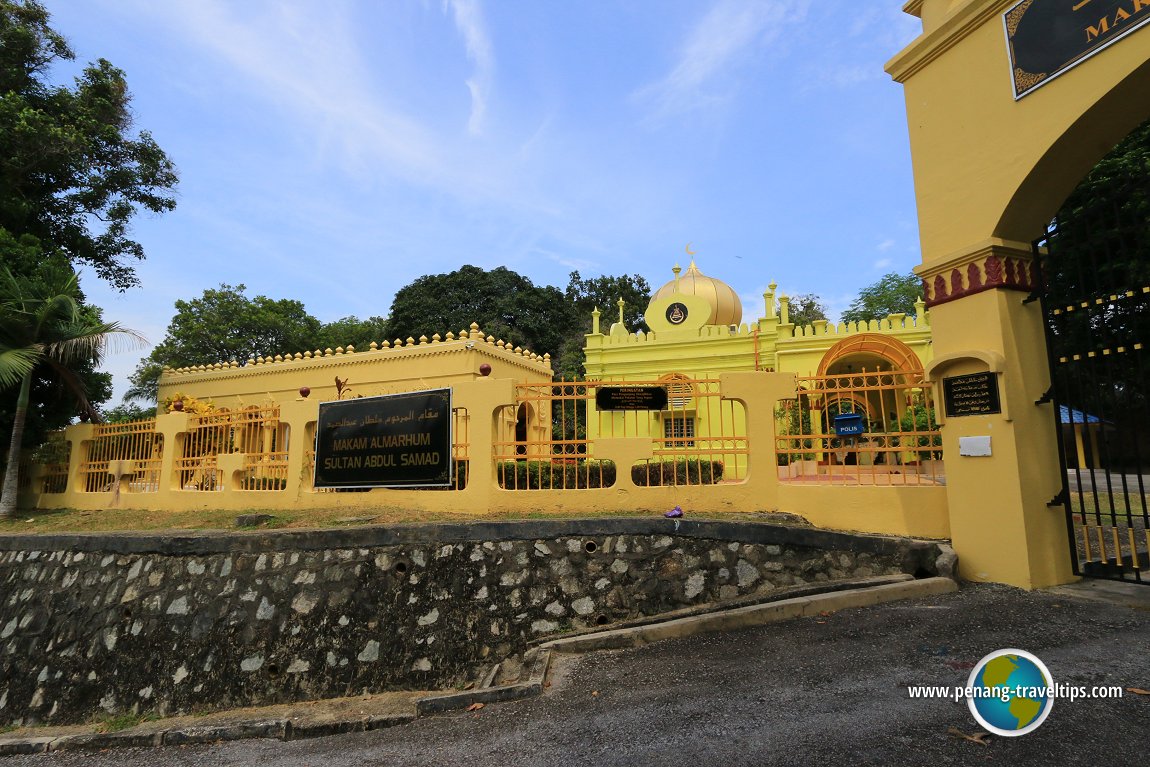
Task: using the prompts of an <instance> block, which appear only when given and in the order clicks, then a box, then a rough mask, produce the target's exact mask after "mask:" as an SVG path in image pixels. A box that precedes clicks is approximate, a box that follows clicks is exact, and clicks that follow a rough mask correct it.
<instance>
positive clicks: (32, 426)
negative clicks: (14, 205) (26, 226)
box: [0, 231, 112, 459]
mask: <svg viewBox="0 0 1150 767" xmlns="http://www.w3.org/2000/svg"><path fill="white" fill-rule="evenodd" d="M0 262H3V264H4V266H5V267H6V268H7V269H8V270H9V271H10V272H11V273H12V275H13V276H14V278H16V279H19V280H21V281H22V282H23V283H26V284H27V285H28V286H29V287H28V288H27V290H28V291H30V292H35V291H40V290H47V289H48V286H46V285H43V283H44V280H45V276H46V275H48V274H50V273H53V272H54V271H58V272H59V273H60V274H70V273H71V267H70V266H69V265H68V262H67V260H66V259H65V258H64V257H63V256H56V257H54V258H53V257H45V256H44V254H43V253H42V252H41V250H40V247H39V245H38V243H37V242H36V240H35V238H32V237H25V238H23V239H22V240H20V241H17V240H15V239H13V238H12V237H11V235H10V234H8V233H7V232H2V231H0ZM35 286H39V287H35ZM76 300H77V303H78V304H79V311H80V314H81V315H82V316H83V318H84V320H85V321H86V322H91V323H96V324H98V323H100V322H102V321H103V320H102V318H101V313H100V310H99V308H97V307H94V306H91V305H88V304H85V303H83V295H82V293H78V296H77V299H76ZM71 369H72V372H73V373H74V374H75V376H76V378H77V379H78V380H79V381H80V382H81V383H82V384H83V389H84V391H85V392H86V395H87V399H88V403H89V404H90V405H92V407H98V406H99V405H100V404H102V403H103V402H105V401H107V400H108V399H110V398H111V396H112V376H111V374H110V373H102V372H99V371H97V370H96V364H95V361H94V360H92V359H79V360H74V361H73V363H72V366H71ZM19 394H20V391H19V387H12V388H9V389H6V390H0V434H9V435H10V434H11V433H12V427H13V423H14V421H15V417H16V403H17V400H18V399H19ZM76 405H77V403H76V398H75V397H74V396H73V394H72V393H71V392H70V390H69V389H68V387H67V386H65V385H64V384H63V382H61V381H60V379H59V378H58V377H56V376H54V375H53V374H52V371H51V369H50V368H48V367H46V366H40V367H37V368H36V370H35V372H34V373H33V377H32V385H31V394H30V398H29V405H28V410H27V415H26V420H25V422H24V445H25V447H33V446H36V445H39V444H40V443H42V442H43V441H44V438H45V437H46V436H47V435H48V433H49V432H51V431H54V430H56V429H62V428H63V427H65V426H67V425H68V424H69V423H71V422H72V421H73V419H75V417H76V415H77V412H78V411H77V406H76ZM3 455H4V452H3V448H0V459H2V458H3Z"/></svg>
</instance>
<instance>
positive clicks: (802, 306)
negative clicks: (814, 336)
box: [787, 293, 827, 327]
mask: <svg viewBox="0 0 1150 767" xmlns="http://www.w3.org/2000/svg"><path fill="white" fill-rule="evenodd" d="M787 318H788V319H789V320H790V321H791V323H792V324H794V325H795V326H796V327H802V326H804V325H810V324H811V323H812V322H814V321H815V320H825V319H826V318H827V306H826V304H824V303H823V300H822V299H821V298H819V297H818V296H816V295H815V294H814V293H803V294H801V295H797V296H792V297H791V304H790V309H789V310H788V312H787Z"/></svg>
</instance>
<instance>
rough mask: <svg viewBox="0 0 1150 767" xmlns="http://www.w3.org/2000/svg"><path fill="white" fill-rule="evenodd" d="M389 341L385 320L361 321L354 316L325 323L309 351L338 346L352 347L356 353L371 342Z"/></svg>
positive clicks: (377, 318) (363, 349) (371, 319)
mask: <svg viewBox="0 0 1150 767" xmlns="http://www.w3.org/2000/svg"><path fill="white" fill-rule="evenodd" d="M384 340H389V339H388V337H387V318H386V317H368V318H367V319H366V320H361V319H360V318H359V317H356V316H354V315H351V316H348V317H343V318H342V319H338V320H335V321H333V322H328V323H326V324H325V325H324V326H323V327H322V328H320V331H319V335H318V337H317V338H316V340H315V342H314V343H313V344H309V345H308V348H310V349H335V348H336V347H338V346H342V347H344V348H347V346H348V345H351V346H354V347H355V348H356V350H357V351H361V352H362V351H365V350H366V349H368V348H369V347H370V345H371V342H372V341H375V342H377V343H378V342H380V341H384Z"/></svg>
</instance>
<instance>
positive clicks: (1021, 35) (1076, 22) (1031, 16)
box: [1002, 0, 1150, 99]
mask: <svg viewBox="0 0 1150 767" xmlns="http://www.w3.org/2000/svg"><path fill="white" fill-rule="evenodd" d="M1147 22H1150V3H1147V2H1145V0H1022V2H1019V3H1017V4H1016V5H1014V6H1012V7H1011V8H1010V10H1008V11H1007V12H1006V13H1004V14H1003V15H1002V23H1003V26H1004V27H1005V29H1006V46H1007V49H1008V51H1009V53H1010V69H1011V80H1012V82H1013V83H1014V98H1015V99H1020V98H1022V97H1023V96H1025V95H1026V94H1028V93H1030V91H1032V90H1034V89H1035V88H1038V87H1039V86H1041V85H1043V84H1045V83H1046V82H1048V81H1049V80H1051V79H1053V78H1054V77H1057V76H1058V75H1060V74H1062V73H1063V72H1065V71H1067V70H1069V69H1071V68H1072V67H1074V66H1076V65H1077V64H1079V63H1081V62H1082V61H1084V60H1085V59H1087V58H1089V57H1090V56H1093V55H1094V54H1095V53H1098V52H1099V51H1101V50H1102V49H1103V48H1105V47H1106V46H1108V45H1111V44H1112V43H1115V42H1117V41H1118V40H1121V39H1122V38H1123V37H1125V36H1126V35H1128V34H1130V33H1131V32H1133V31H1134V30H1136V29H1138V28H1139V27H1141V26H1144V25H1145V24H1146V23H1147Z"/></svg>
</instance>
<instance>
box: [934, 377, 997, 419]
mask: <svg viewBox="0 0 1150 767" xmlns="http://www.w3.org/2000/svg"><path fill="white" fill-rule="evenodd" d="M942 400H943V404H944V405H945V407H946V415H947V417H948V418H957V417H958V416H963V415H988V414H991V413H1001V412H1002V407H1001V405H1000V404H999V400H998V373H973V374H971V375H966V376H950V377H949V378H943V379H942Z"/></svg>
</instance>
